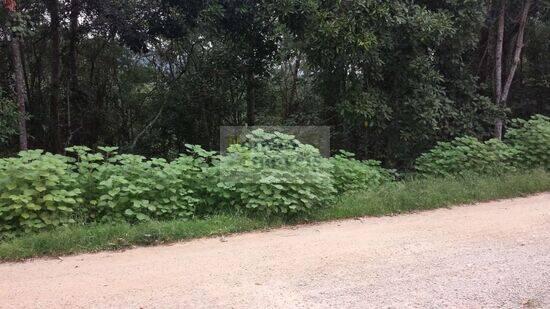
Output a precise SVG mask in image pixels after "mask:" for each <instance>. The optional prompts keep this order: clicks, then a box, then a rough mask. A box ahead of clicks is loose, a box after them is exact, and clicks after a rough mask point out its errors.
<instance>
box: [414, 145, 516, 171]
mask: <svg viewBox="0 0 550 309" xmlns="http://www.w3.org/2000/svg"><path fill="white" fill-rule="evenodd" d="M517 155H518V151H517V150H516V149H514V148H513V147H510V146H508V145H506V144H504V143H503V142H502V141H500V140H496V139H491V140H489V141H486V142H480V141H479V140H477V139H476V138H474V137H459V138H456V139H454V140H453V141H451V142H440V143H438V144H437V146H436V147H434V148H433V149H432V150H430V151H429V152H427V153H424V154H423V155H422V156H420V157H419V158H418V159H417V160H416V169H417V171H419V172H420V173H423V174H429V175H438V176H447V175H456V174H468V173H474V174H501V173H506V172H512V171H515V167H514V164H513V163H514V160H515V158H516V156H517Z"/></svg>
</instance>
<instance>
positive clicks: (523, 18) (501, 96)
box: [495, 0, 533, 139]
mask: <svg viewBox="0 0 550 309" xmlns="http://www.w3.org/2000/svg"><path fill="white" fill-rule="evenodd" d="M532 2H533V1H532V0H525V1H524V3H523V6H522V9H521V12H520V17H519V21H518V22H519V27H518V33H517V35H516V42H515V48H514V52H513V59H512V61H510V68H509V69H508V72H507V73H508V76H507V77H506V82H505V83H504V86H502V44H503V37H504V14H505V10H506V4H505V1H502V4H501V10H500V14H499V23H498V34H497V47H496V59H497V60H496V64H495V98H496V103H497V104H498V106H499V107H500V108H504V107H506V102H507V100H508V95H509V93H510V88H511V86H512V82H513V80H514V76H515V74H516V70H517V68H518V65H519V62H520V60H521V52H522V50H523V45H524V42H523V41H524V40H523V38H524V36H525V28H526V26H527V18H528V17H529V10H530V8H531V4H532ZM503 123H504V121H503V119H502V118H500V117H499V118H497V119H496V122H495V137H496V138H498V139H501V138H502V128H503Z"/></svg>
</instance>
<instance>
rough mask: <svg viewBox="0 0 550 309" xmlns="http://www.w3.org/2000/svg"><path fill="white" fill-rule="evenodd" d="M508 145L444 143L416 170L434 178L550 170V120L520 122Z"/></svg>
mask: <svg viewBox="0 0 550 309" xmlns="http://www.w3.org/2000/svg"><path fill="white" fill-rule="evenodd" d="M513 124H514V125H513V127H512V129H510V130H509V132H508V133H507V135H506V139H505V142H506V143H504V142H502V141H500V140H497V139H492V140H489V141H486V142H480V141H478V140H477V139H476V138H473V137H460V138H457V139H455V140H453V141H451V142H440V143H438V145H437V146H436V147H435V148H433V149H432V150H430V151H429V152H427V153H425V154H423V155H422V156H421V157H420V158H418V159H417V160H416V169H417V170H418V171H419V172H421V173H425V174H431V175H440V176H446V175H453V174H461V173H478V174H495V175H498V174H503V173H509V172H513V171H515V170H516V169H529V168H534V167H542V168H546V169H550V159H549V154H550V148H549V147H550V118H548V117H544V116H542V115H535V116H533V117H532V118H531V119H530V120H528V121H525V120H521V119H516V120H514V121H513Z"/></svg>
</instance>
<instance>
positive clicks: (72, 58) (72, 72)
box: [66, 0, 85, 146]
mask: <svg viewBox="0 0 550 309" xmlns="http://www.w3.org/2000/svg"><path fill="white" fill-rule="evenodd" d="M79 15H80V0H72V1H71V12H70V15H69V51H68V57H67V58H68V64H67V66H68V68H69V95H68V98H69V99H68V100H67V141H66V143H67V146H69V143H70V142H71V141H72V139H73V138H74V133H75V132H76V131H77V130H79V129H76V130H74V131H73V128H72V124H71V111H72V110H74V112H73V114H75V115H76V117H77V119H78V120H80V121H81V122H82V114H83V113H82V112H83V111H84V106H83V105H84V104H85V103H84V100H83V98H82V96H81V93H80V89H79V84H78V59H77V56H78V55H77V46H78V39H79V37H78V16H79ZM80 128H82V124H81V125H80ZM76 140H77V143H79V142H80V141H79V140H78V137H77V138H76Z"/></svg>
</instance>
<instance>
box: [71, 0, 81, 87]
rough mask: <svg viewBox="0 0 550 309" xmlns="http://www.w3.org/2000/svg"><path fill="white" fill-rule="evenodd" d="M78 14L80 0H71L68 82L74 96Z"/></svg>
mask: <svg viewBox="0 0 550 309" xmlns="http://www.w3.org/2000/svg"><path fill="white" fill-rule="evenodd" d="M79 15H80V0H72V1H71V13H70V22H69V55H68V58H69V78H70V80H69V83H70V88H71V96H72V97H73V98H74V97H75V96H76V95H77V94H78V91H79V89H78V59H77V45H78V16H79Z"/></svg>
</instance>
